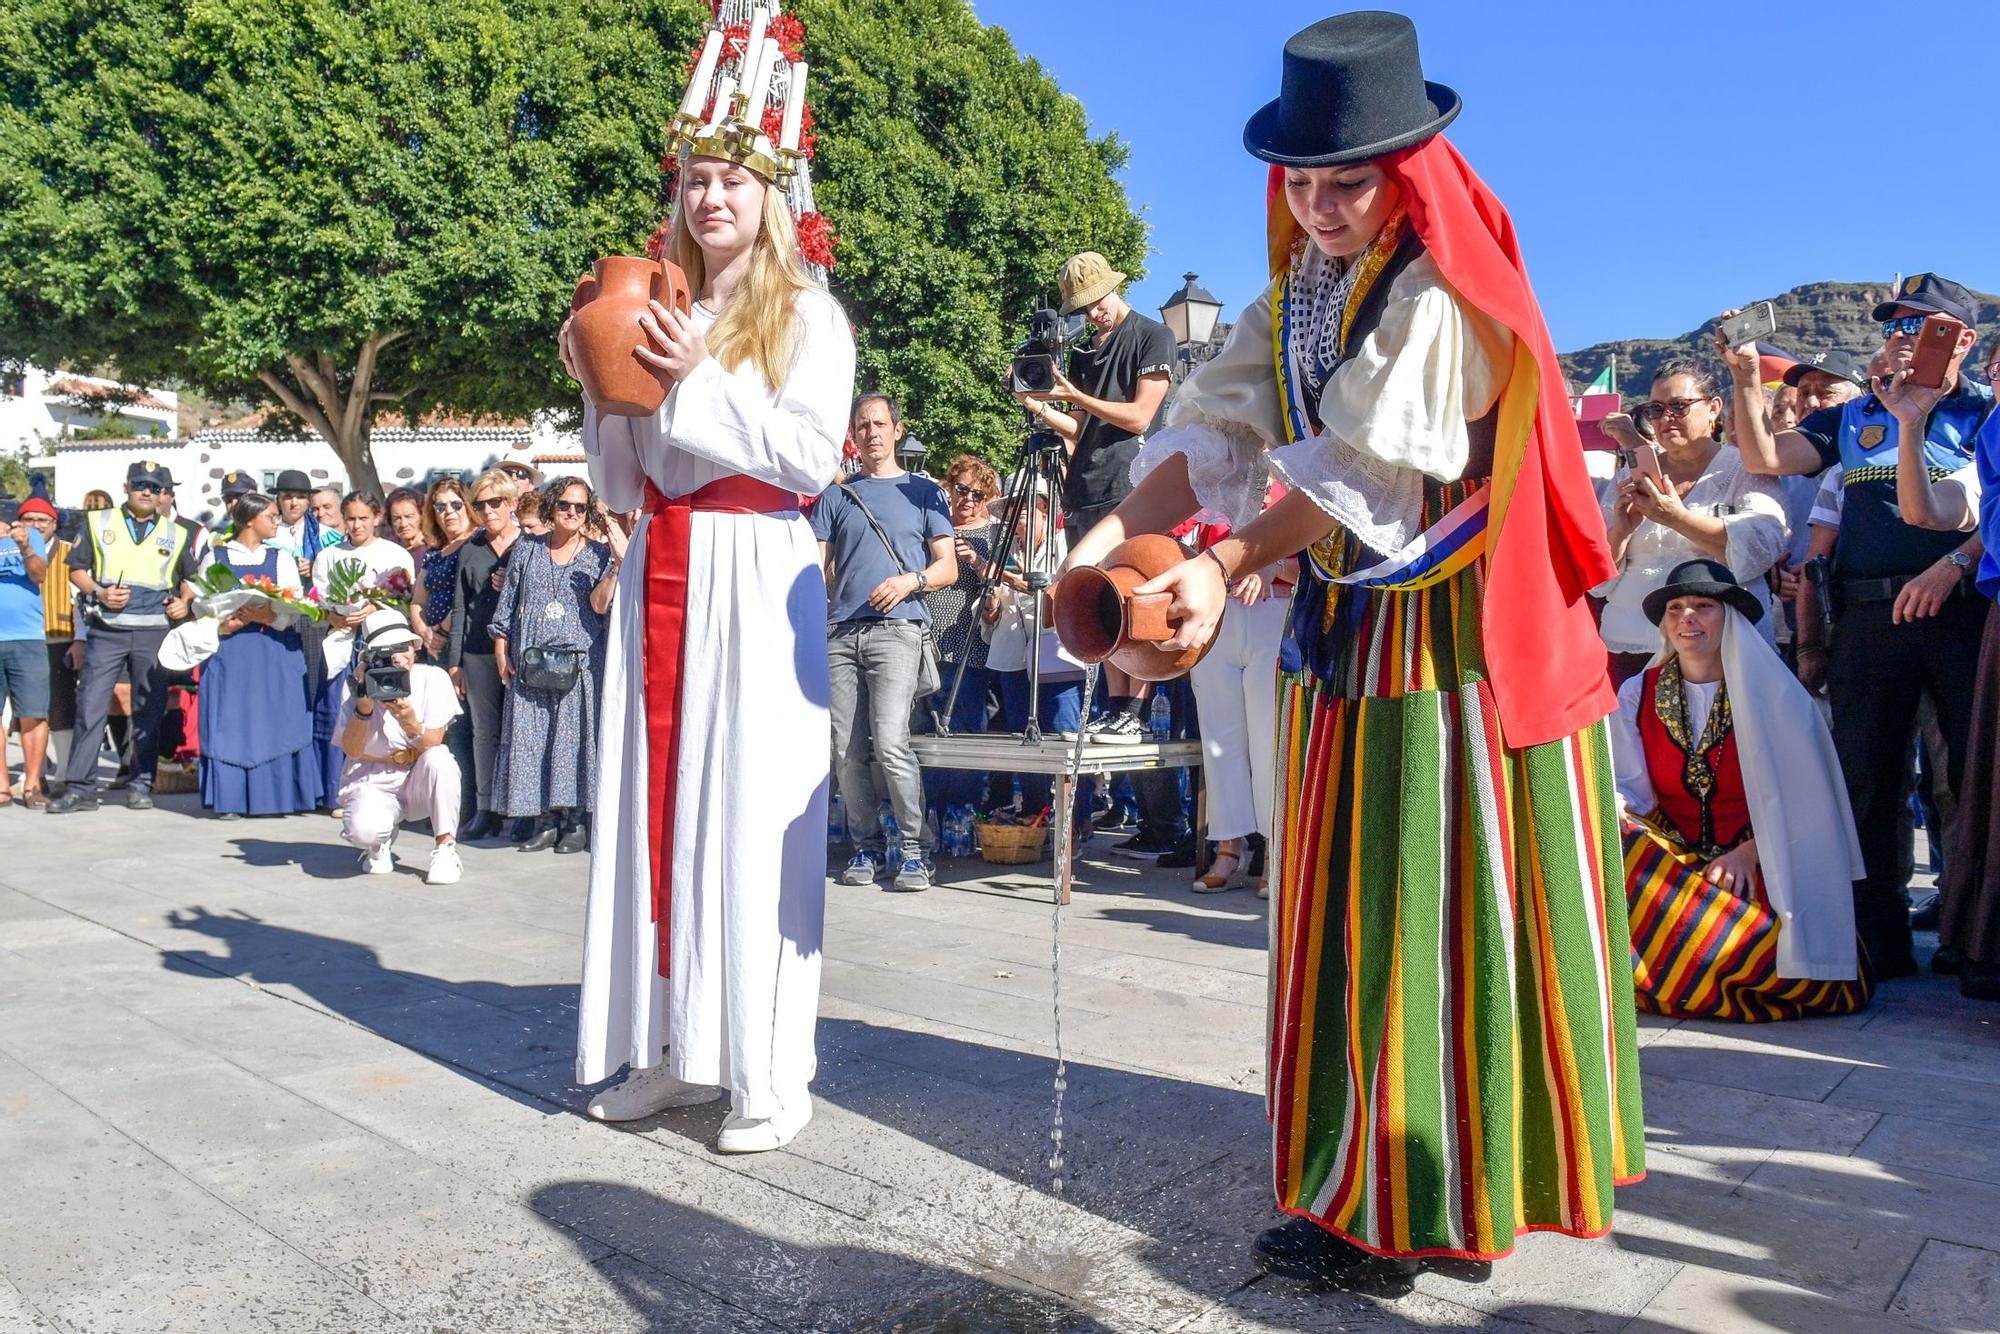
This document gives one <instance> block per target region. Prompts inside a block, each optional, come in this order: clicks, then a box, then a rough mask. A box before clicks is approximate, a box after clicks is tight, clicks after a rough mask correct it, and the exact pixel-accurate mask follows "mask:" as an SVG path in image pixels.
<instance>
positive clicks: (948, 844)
mask: <svg viewBox="0 0 2000 1334" xmlns="http://www.w3.org/2000/svg"><path fill="white" fill-rule="evenodd" d="M944 850H945V851H946V852H947V853H949V854H950V855H951V856H953V857H970V856H971V855H972V807H970V806H967V805H965V804H964V803H963V802H961V803H959V804H958V805H955V806H953V807H952V808H951V809H950V811H948V812H947V813H946V814H945V817H944Z"/></svg>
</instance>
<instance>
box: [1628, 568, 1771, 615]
mask: <svg viewBox="0 0 2000 1334" xmlns="http://www.w3.org/2000/svg"><path fill="white" fill-rule="evenodd" d="M1675 598H1714V599H1715V600H1716V601H1717V602H1721V603H1724V604H1726V605H1728V606H1731V607H1734V608H1736V610H1738V611H1740V612H1742V613H1743V614H1744V616H1746V617H1748V618H1749V619H1750V621H1751V622H1752V623H1755V622H1757V621H1760V620H1762V619H1763V618H1764V605H1763V604H1762V603H1760V602H1759V601H1757V599H1756V598H1754V597H1752V596H1751V594H1750V590H1749V589H1747V588H1745V587H1744V586H1743V585H1741V584H1739V583H1737V582H1736V576H1735V575H1733V574H1731V573H1730V572H1729V567H1728V566H1727V565H1724V564H1723V563H1722V562H1721V561H1717V560H1684V561H1682V562H1681V563H1680V564H1679V565H1676V566H1674V568H1673V569H1672V570H1670V571H1668V573H1667V582H1666V584H1665V586H1663V587H1660V588H1656V589H1654V590H1653V591H1652V592H1650V593H1648V594H1646V600H1645V601H1644V602H1643V603H1641V604H1640V605H1641V606H1642V607H1644V608H1645V611H1646V619H1647V620H1649V621H1651V622H1652V623H1653V624H1654V625H1658V624H1659V623H1660V621H1661V619H1662V618H1663V617H1665V616H1666V614H1667V604H1668V603H1669V602H1672V601H1673V600H1674V599H1675Z"/></svg>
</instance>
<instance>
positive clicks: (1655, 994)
mask: <svg viewBox="0 0 2000 1334" xmlns="http://www.w3.org/2000/svg"><path fill="white" fill-rule="evenodd" d="M1707 866H1708V863H1707V862H1705V861H1703V860H1702V858H1701V857H1700V856H1699V855H1698V854H1696V853H1692V852H1684V851H1682V850H1681V847H1680V844H1679V841H1678V840H1676V839H1674V838H1672V837H1670V836H1669V835H1667V834H1666V833H1663V832H1662V831H1660V830H1657V829H1655V828H1653V827H1652V826H1651V825H1646V824H1639V823H1636V822H1633V823H1630V824H1628V825H1627V827H1626V830H1625V897H1626V900H1627V902H1628V904H1629V905H1630V908H1631V914H1632V978H1633V986H1634V988H1635V990H1636V992H1637V1000H1638V1004H1639V1008H1640V1009H1642V1010H1645V1011H1647V1012H1648V1013H1651V1014H1663V1015H1669V1016H1671V1017H1673V1018H1676V1019H1735V1020H1740V1021H1742V1022H1744V1023H1762V1022H1765V1021H1768V1020H1772V1019H1801V1018H1805V1017H1807V1016H1809V1015H1836V1014H1853V1013H1854V1012H1856V1011H1857V1010H1865V1009H1867V1008H1868V1001H1869V998H1870V997H1871V996H1872V995H1873V994H1874V990H1875V983H1874V979H1873V978H1871V977H1870V976H1869V973H1868V961H1867V959H1866V957H1863V959H1862V961H1861V976H1860V977H1858V978H1856V979H1855V980H1853V981H1850V982H1815V981H1813V980H1812V979H1810V978H1790V977H1779V976H1778V931H1779V929H1780V924H1779V922H1778V919H1777V917H1775V916H1774V915H1773V914H1772V912H1771V909H1770V905H1769V904H1768V903H1767V902H1766V901H1765V898H1764V878H1763V876H1761V875H1759V876H1758V877H1757V883H1756V885H1755V887H1754V889H1753V891H1752V893H1753V895H1754V897H1752V898H1747V899H1746V898H1739V897H1737V896H1736V895H1734V894H1732V893H1730V892H1729V891H1728V890H1726V889H1724V888H1723V887H1722V886H1720V885H1717V884H1713V883H1711V882H1710V881H1707V880H1704V879H1703V878H1702V872H1703V871H1704V870H1705V869H1707Z"/></svg>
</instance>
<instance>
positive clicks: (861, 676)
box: [826, 618, 930, 859]
mask: <svg viewBox="0 0 2000 1334" xmlns="http://www.w3.org/2000/svg"><path fill="white" fill-rule="evenodd" d="M923 636H924V627H923V625H922V624H921V623H919V622H917V621H911V620H902V619H896V618H887V619H883V620H875V621H836V622H834V623H833V624H832V625H831V626H828V627H827V636H826V650H827V665H828V676H829V684H830V686H831V689H832V706H833V759H834V764H835V766H836V767H837V769H838V778H839V782H840V797H841V801H842V802H843V803H844V804H845V805H846V807H847V832H848V836H849V837H850V838H852V839H853V840H854V846H855V848H856V850H857V851H861V852H872V853H874V854H875V855H876V856H878V857H880V856H883V855H884V854H885V852H886V851H887V849H886V848H885V847H884V840H883V833H882V821H881V817H880V810H881V806H882V795H881V793H879V792H877V791H876V789H875V774H874V771H873V769H872V768H871V767H870V761H871V760H872V761H874V762H875V763H879V764H880V765H881V766H882V772H883V775H884V776H885V777H887V779H888V780H889V805H890V808H891V809H892V810H894V811H895V813H896V828H897V829H898V831H900V833H901V835H902V843H903V846H902V848H901V850H900V855H901V857H902V858H904V859H908V858H911V857H921V856H923V855H924V850H925V849H926V848H928V847H929V846H930V834H929V831H927V830H926V829H925V828H924V771H923V767H922V766H921V765H919V764H918V763H917V752H916V751H915V750H913V749H912V748H911V746H910V708H911V706H912V705H913V704H914V703H915V702H916V696H917V671H918V668H919V666H920V664H921V661H922V656H923V647H924V638H923Z"/></svg>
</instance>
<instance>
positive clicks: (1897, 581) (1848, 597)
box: [1834, 574, 1972, 603]
mask: <svg viewBox="0 0 2000 1334" xmlns="http://www.w3.org/2000/svg"><path fill="white" fill-rule="evenodd" d="M1916 577H1917V576H1916V575H1914V574H1898V575H1891V576H1890V577H1889V578H1887V579H1842V580H1840V581H1839V582H1838V583H1836V584H1835V585H1834V588H1835V590H1836V591H1837V592H1838V593H1839V594H1840V598H1841V600H1842V601H1843V602H1848V603H1863V602H1892V601H1894V600H1895V597H1896V595H1897V594H1898V593H1900V592H1902V591H1903V589H1904V587H1905V586H1906V585H1908V583H1909V582H1910V581H1911V580H1912V579H1915V578H1916ZM1971 592H1972V582H1971V581H1970V580H1968V579H1964V578H1961V579H1960V580H1959V581H1958V583H1957V585H1956V586H1955V587H1954V588H1953V589H1952V590H1951V592H1949V593H1947V594H1946V595H1945V596H1946V597H1947V598H1955V597H1960V596H1964V595H1967V594H1969V593H1971Z"/></svg>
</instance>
